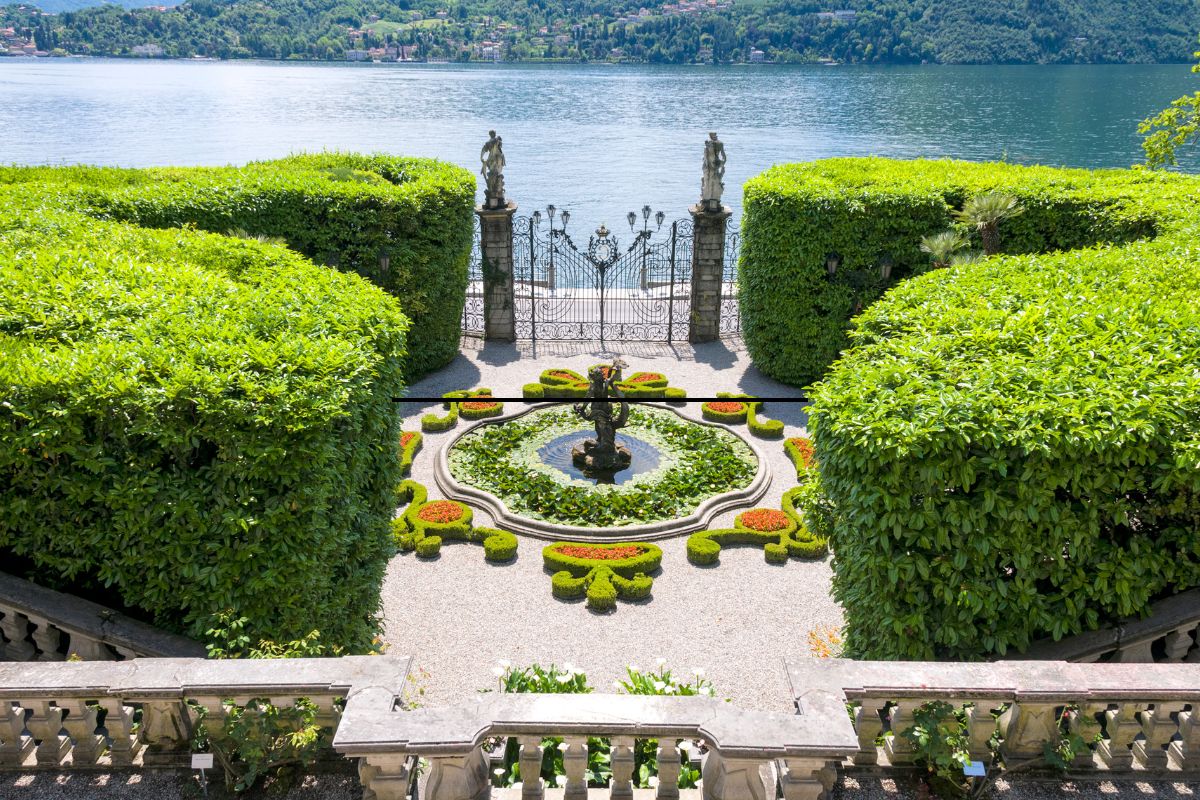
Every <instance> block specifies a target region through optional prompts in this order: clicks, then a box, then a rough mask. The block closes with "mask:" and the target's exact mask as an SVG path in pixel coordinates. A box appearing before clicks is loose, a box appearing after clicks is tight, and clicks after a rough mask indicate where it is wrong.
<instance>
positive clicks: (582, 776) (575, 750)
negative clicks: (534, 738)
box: [563, 736, 588, 800]
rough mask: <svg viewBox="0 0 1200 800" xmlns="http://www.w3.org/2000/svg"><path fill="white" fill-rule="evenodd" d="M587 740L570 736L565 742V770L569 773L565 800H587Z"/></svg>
mask: <svg viewBox="0 0 1200 800" xmlns="http://www.w3.org/2000/svg"><path fill="white" fill-rule="evenodd" d="M587 763H588V747H587V738H586V737H583V736H568V737H566V738H565V739H564V740H563V770H564V771H565V772H566V773H567V785H566V786H565V787H564V791H563V800H587V794H588V790H587Z"/></svg>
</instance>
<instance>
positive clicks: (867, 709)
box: [854, 700, 883, 767]
mask: <svg viewBox="0 0 1200 800" xmlns="http://www.w3.org/2000/svg"><path fill="white" fill-rule="evenodd" d="M878 705H879V703H878V701H876V700H863V702H862V704H861V705H859V706H857V707H856V708H855V709H854V730H855V732H856V733H857V734H858V752H857V753H855V755H854V765H855V766H857V767H863V766H870V765H871V764H878V763H879V747H878V746H877V745H876V744H875V741H876V740H877V739H878V738H879V734H881V733H883V718H882V717H880V716H879V708H878Z"/></svg>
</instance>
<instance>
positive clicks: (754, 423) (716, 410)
mask: <svg viewBox="0 0 1200 800" xmlns="http://www.w3.org/2000/svg"><path fill="white" fill-rule="evenodd" d="M717 397H719V398H727V399H723V400H717V401H709V402H707V403H705V404H704V405H702V406H701V407H700V413H701V415H702V416H703V417H704V418H705V419H706V420H708V421H709V422H721V423H725V424H727V425H732V424H734V423H738V422H743V421H744V422H745V423H746V427H748V428H749V429H750V432H751V433H753V434H754V435H755V436H759V437H761V438H763V439H776V438H779V437H780V436H783V423H782V422H780V421H779V420H777V419H759V418H758V413H759V412H760V411H762V409H763V405H764V403H763V402H762V401H761V400H755V399H754V398H753V397H752V396H751V395H748V394H733V393H730V392H717Z"/></svg>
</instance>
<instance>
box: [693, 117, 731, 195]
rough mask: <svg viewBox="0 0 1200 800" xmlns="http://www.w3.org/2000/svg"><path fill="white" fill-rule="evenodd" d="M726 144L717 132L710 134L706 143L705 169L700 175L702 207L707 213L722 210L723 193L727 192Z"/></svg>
mask: <svg viewBox="0 0 1200 800" xmlns="http://www.w3.org/2000/svg"><path fill="white" fill-rule="evenodd" d="M727 160H728V159H727V158H726V157H725V144H724V143H723V142H722V141H721V140H720V139H718V138H717V134H716V132H712V133H709V134H708V141H707V142H705V143H704V169H703V172H702V173H701V175H700V205H701V207H702V208H703V209H704V210H705V211H720V210H721V193H722V192H723V191H725V162H726V161H727Z"/></svg>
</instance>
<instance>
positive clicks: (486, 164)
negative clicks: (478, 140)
mask: <svg viewBox="0 0 1200 800" xmlns="http://www.w3.org/2000/svg"><path fill="white" fill-rule="evenodd" d="M479 161H480V162H481V163H482V164H483V166H482V167H481V168H480V170H479V174H480V175H482V176H483V183H484V190H483V207H484V208H504V206H505V203H506V201H505V199H504V142H503V140H502V139H501V138H500V137H499V136H497V135H496V132H495V131H488V140H487V141H486V142H484V144H483V149H482V150H480V151H479Z"/></svg>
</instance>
